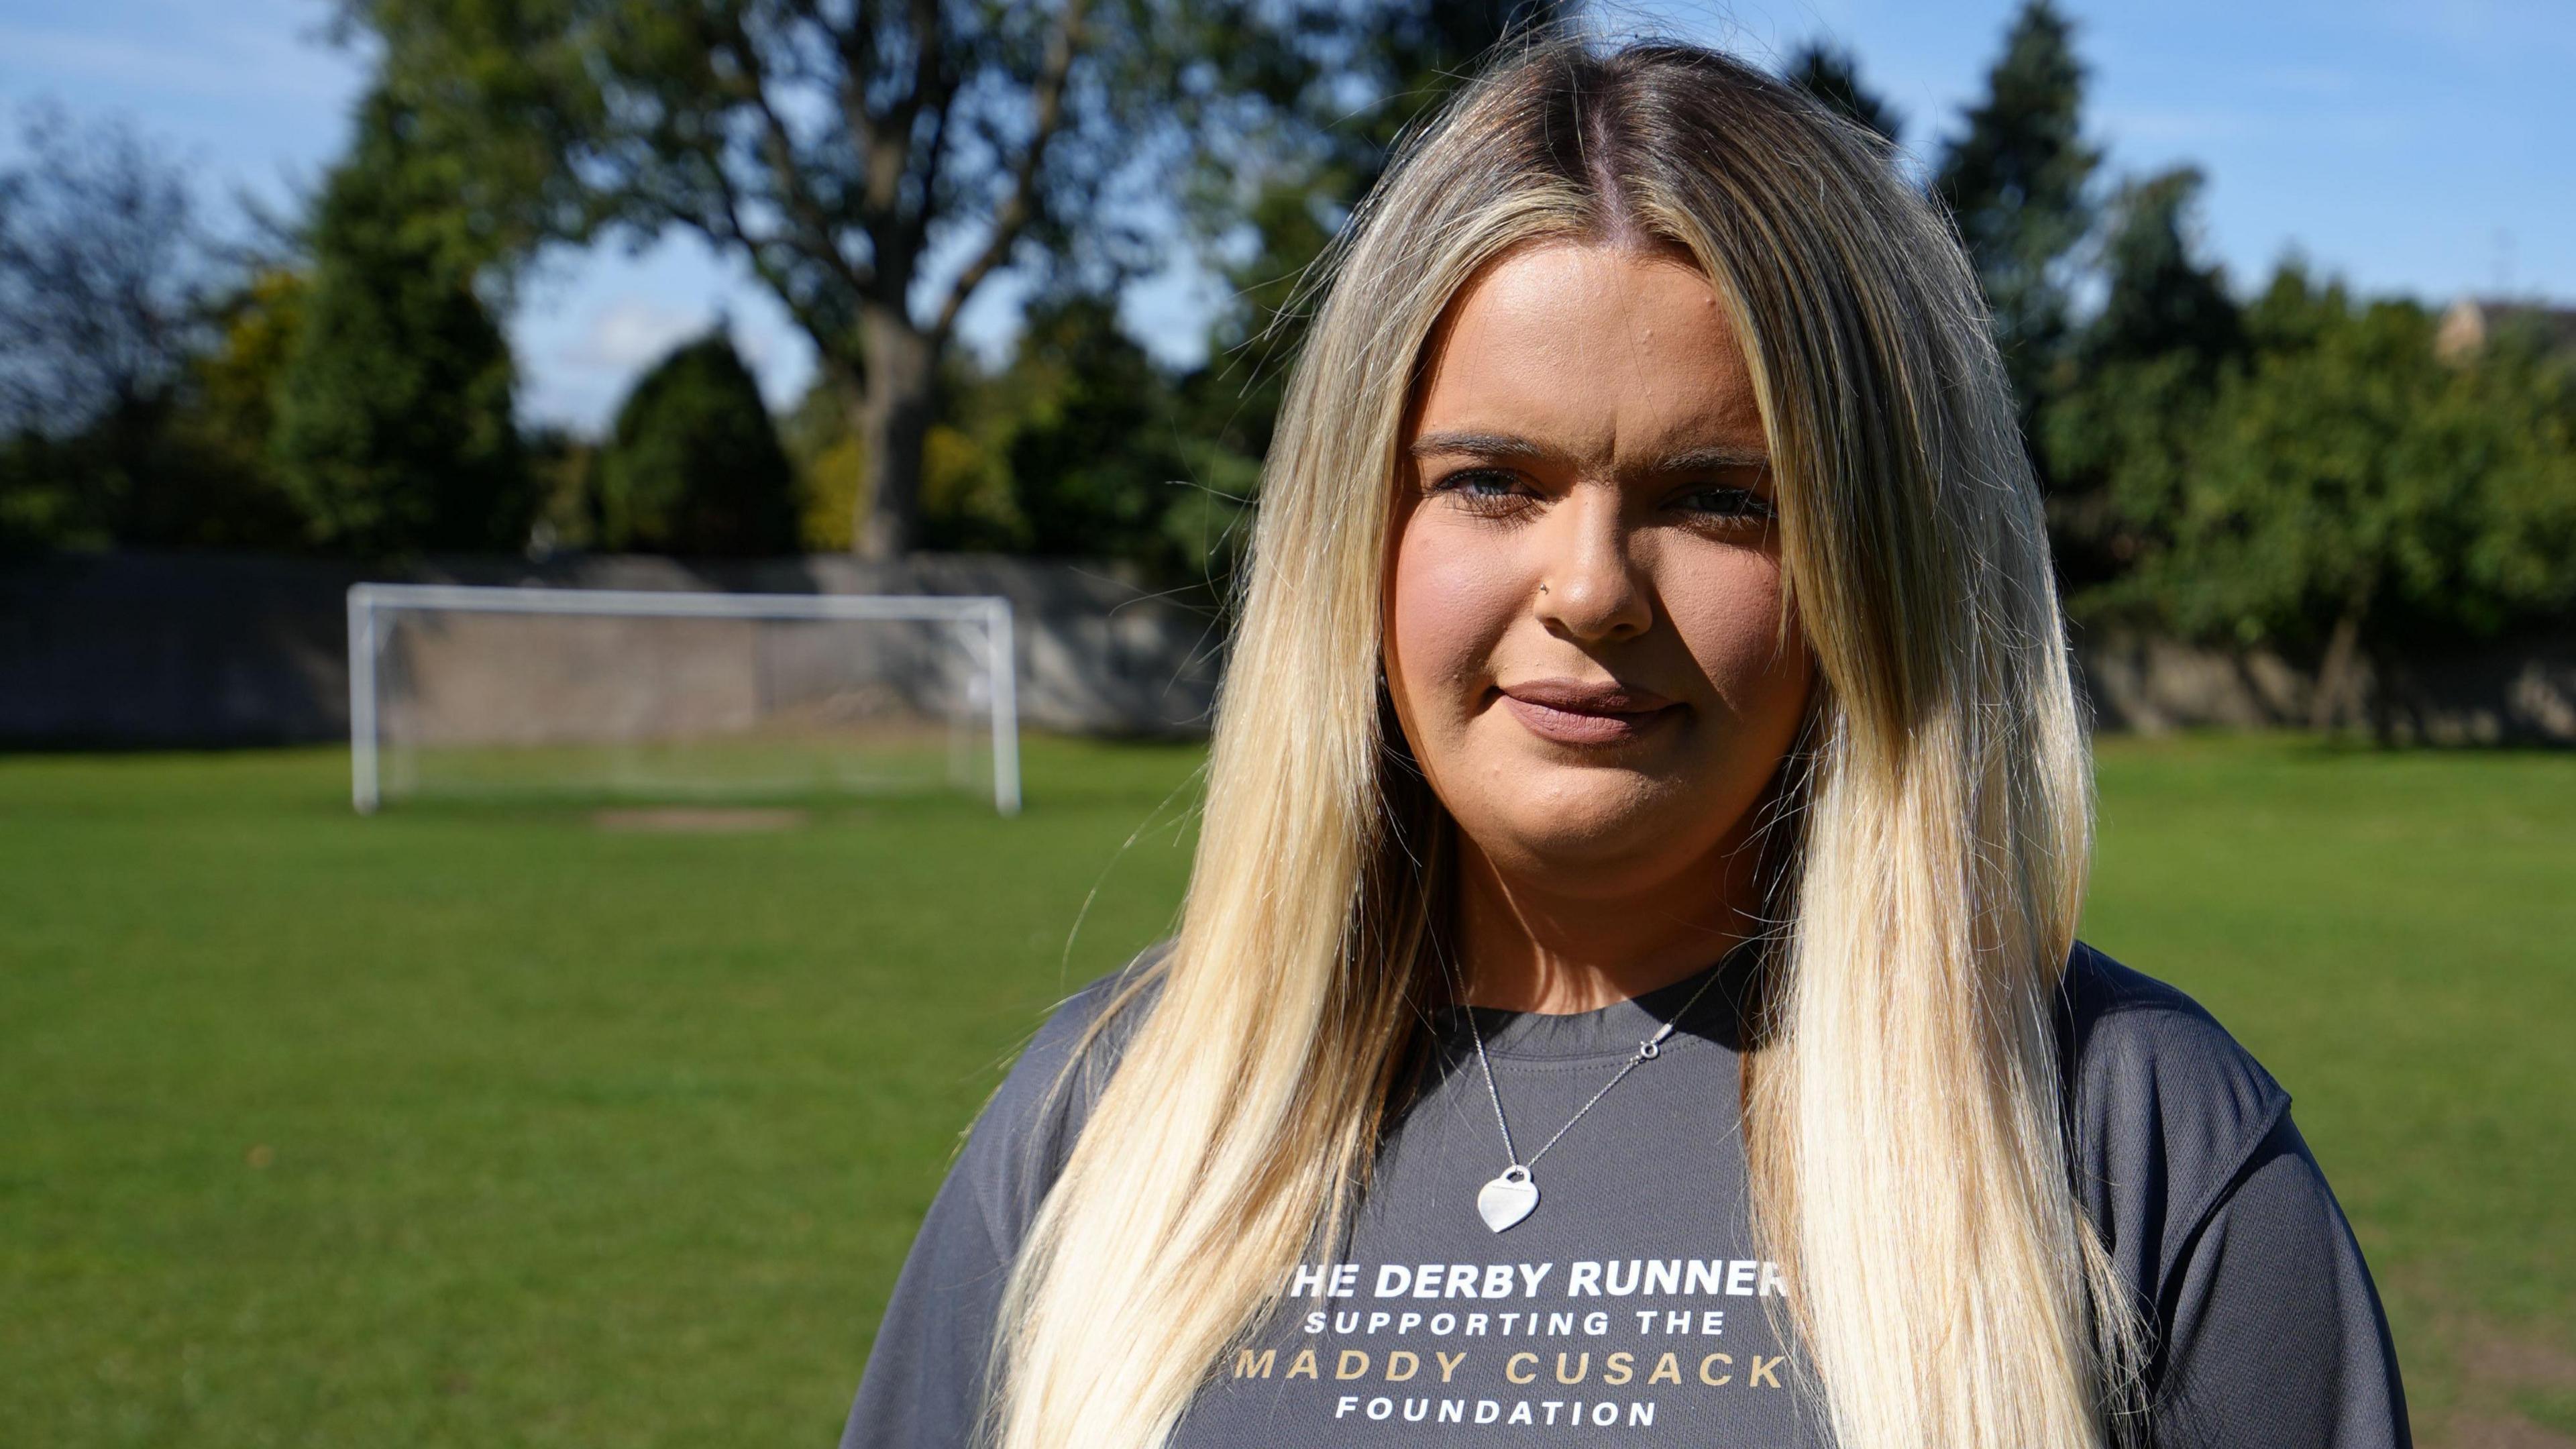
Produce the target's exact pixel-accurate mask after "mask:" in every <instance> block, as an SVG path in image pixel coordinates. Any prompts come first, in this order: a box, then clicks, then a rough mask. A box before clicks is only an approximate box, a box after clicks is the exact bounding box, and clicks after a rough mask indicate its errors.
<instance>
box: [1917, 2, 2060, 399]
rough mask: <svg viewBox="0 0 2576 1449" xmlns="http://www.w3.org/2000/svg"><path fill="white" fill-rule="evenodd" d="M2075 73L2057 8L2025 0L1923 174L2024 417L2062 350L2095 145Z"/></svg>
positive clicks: (2047, 386) (2049, 382)
mask: <svg viewBox="0 0 2576 1449" xmlns="http://www.w3.org/2000/svg"><path fill="white" fill-rule="evenodd" d="M2084 78H2085V70H2084V66H2083V64H2082V62H2080V61H2079V60H2078V59H2077V58H2076V55H2075V48H2074V34H2073V27H2072V26H2071V25H2070V24H2069V23H2068V21H2067V20H2066V17H2064V16H2063V15H2061V14H2059V13H2058V11H2057V7H2056V6H2055V5H2053V4H2052V3H2050V0H2025V3H2024V4H2023V5H2022V8H2021V10H2020V11H2019V12H2018V14H2016V15H2015V17H2014V19H2013V23H2012V27H2011V29H2010V30H2009V31H2007V32H2006V34H2005V36H2004V50H2003V54H2002V55H2001V56H2000V57H1998V58H1997V60H1996V61H1995V64H1994V66H1993V68H1992V69H1990V70H1989V71H1988V72H1987V74H1986V92H1985V95H1984V97H1983V99H1981V100H1979V101H1978V102H1977V103H1976V104H1974V105H1972V106H1970V107H1969V108H1968V110H1967V112H1966V114H1965V116H1964V117H1963V120H1964V123H1965V125H1964V129H1962V130H1961V131H1960V132H1959V133H1958V134H1956V135H1954V136H1953V137H1951V138H1950V139H1949V140H1948V142H1947V143H1946V144H1945V145H1944V147H1943V149H1942V153H1941V158H1940V163H1939V165H1938V166H1937V167H1936V168H1935V172H1934V175H1933V180H1932V187H1933V191H1934V192H1935V193H1936V194H1937V195H1938V196H1939V197H1940V198H1941V200H1942V201H1943V202H1944V203H1946V204H1947V205H1948V206H1949V208H1950V212H1951V214H1952V215H1953V216H1954V217H1955V218H1956V219H1957V221H1958V226H1959V234H1960V237H1961V239H1962V240H1964V241H1965V242H1966V243H1967V247H1968V254H1969V256H1970V257H1971V258H1972V259H1974V261H1975V262H1976V266H1977V275H1978V278H1979V280H1980V281H1982V282H1983V283H1984V285H1985V291H1986V299H1987V302H1988V304H1989V305H1990V306H1992V308H1993V309H1994V328H1995V340H1996V342H1997V345H1999V346H2000V347H2001V348H2002V349H2003V355H2004V366H2005V368H2006V370H2007V371H2008V372H2009V373H2010V375H2011V377H2012V382H2013V390H2014V393H2015V395H2016V397H2017V398H2018V399H2019V400H2020V403H2021V406H2022V408H2023V410H2024V417H2025V421H2027V420H2028V418H2029V416H2030V415H2031V414H2032V413H2033V412H2035V411H2036V409H2037V406H2038V403H2039V399H2040V398H2041V397H2042V396H2044V395H2045V394H2046V393H2047V392H2048V391H2049V390H2050V387H2051V386H2052V384H2053V382H2054V381H2055V379H2054V377H2053V376H2052V374H2053V373H2055V372H2056V370H2057V369H2058V367H2059V365H2060V364H2061V363H2062V362H2063V360H2064V348H2065V344H2066V340H2067V331H2068V318H2067V312H2068V298H2067V293H2068V281H2069V278H2068V276H2067V259H2068V257H2069V254H2070V253H2072V252H2073V251H2074V249H2075V247H2076V245H2077V244H2078V243H2079V242H2081V241H2082V240H2083V238H2084V236H2085V235H2086V233H2087V232H2088V231H2089V230H2090V229H2091V228H2092V225H2093V218H2094V206H2093V203H2092V199H2091V196H2090V193H2089V189H2088V188H2089V186H2090V183H2091V181H2092V178H2093V173H2094V170H2095V168H2096V167H2097V166H2099V164H2100V162H2101V153H2100V151H2099V150H2098V149H2096V148H2095V147H2094V146H2093V145H2092V144H2091V143H2090V142H2088V141H2086V140H2085V139H2084V135H2083V100H2084Z"/></svg>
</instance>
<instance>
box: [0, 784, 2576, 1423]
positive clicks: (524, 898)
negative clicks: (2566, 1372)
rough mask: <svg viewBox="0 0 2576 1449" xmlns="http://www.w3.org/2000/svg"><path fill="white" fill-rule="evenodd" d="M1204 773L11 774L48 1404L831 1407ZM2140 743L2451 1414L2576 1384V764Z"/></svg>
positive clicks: (36, 1357) (1173, 858)
mask: <svg viewBox="0 0 2576 1449" xmlns="http://www.w3.org/2000/svg"><path fill="white" fill-rule="evenodd" d="M1199 758H1200V756H1199V754H1198V752H1197V751H1196V750H1194V749H1191V748H1187V747H1176V746H1109V745H1096V744H1086V743H1080V742H1072V741H1060V740H1047V739H1039V738H1032V739H1031V740H1030V741H1029V744H1028V749H1027V767H1026V770H1027V774H1026V778H1027V795H1028V808H1027V812H1026V813H1025V814H1024V815H1022V816H1021V817H1020V818H1018V819H1016V820H1004V819H1001V818H999V817H997V816H996V815H995V814H994V813H993V811H992V809H991V807H990V806H989V805H984V804H979V803H977V802H976V801H974V800H971V799H967V798H963V797H936V796H931V797H921V796H916V797H908V798H903V799H897V800H886V801H881V802H867V803H856V804H834V803H831V802H829V801H825V800H817V801H810V802H803V803H804V808H803V809H802V810H801V811H798V812H791V813H784V814H782V813H781V812H776V811H771V812H767V813H765V814H764V813H761V812H749V813H745V814H740V815H724V814H712V813H711V814H708V815H705V816H703V817H695V816H691V815H689V814H687V813H685V812H681V813H677V814H672V815H668V816H662V817H653V818H651V819H650V820H648V821H646V822H645V823H646V824H647V825H649V826H653V827H657V828H645V829H635V828H625V829H616V830H603V829H601V828H599V827H598V823H597V817H595V816H594V814H593V813H592V812H590V811H589V810H587V809H580V808H573V807H570V806H564V805H552V804H538V803H527V804H521V805H515V806H496V805H480V804H478V805H471V806H465V805H454V804H448V805H436V806H419V807H414V808H408V809H406V808H401V807H397V808H395V809H392V810H389V811H388V812H387V813H385V814H384V815H382V816H379V817H377V818H374V819H367V820H361V819H358V818H356V817H354V816H352V815H351V814H350V813H349V810H348V806H347V775H346V760H345V756H344V755H342V754H341V753H340V752H337V751H329V750H317V751H302V752H282V753H256V754H240V755H223V756H184V755H156V756H132V757H115V758H94V757H53V758H32V759H16V760H5V761H0V922H5V930H6V934H5V936H0V941H5V944H0V1063H5V1066H6V1069H5V1071H0V1302H5V1303H6V1304H8V1305H9V1307H10V1311H9V1312H7V1313H6V1314H0V1424H5V1425H6V1426H7V1434H6V1437H7V1438H8V1439H9V1440H10V1441H11V1442H23V1443H29V1444H46V1445H123V1444H165V1443H187V1444H190V1445H193V1446H200V1449H218V1446H234V1445H267V1444H299V1445H300V1444H317V1445H318V1444H347V1443H371V1444H404V1445H421V1444H436V1445H447V1444H453V1445H460V1446H462V1445H473V1446H477V1449H481V1446H494V1445H509V1444H566V1445H570V1444H581V1445H600V1444H617V1445H656V1444H669V1445H683V1444H685V1445H693V1446H695V1445H708V1444H743V1445H752V1444H759V1445H775V1444H792V1443H807V1444H819V1443H827V1442H829V1441H830V1440H831V1438H832V1436H833V1435H834V1434H835V1433H836V1432H837V1430H838V1426H839V1420H840V1417H841V1413H842V1411H843V1409H844V1407H845V1405H846V1403H847V1399H848V1395H849V1393H850V1391H851V1390H852V1388H853V1387H854V1386H855V1384H856V1379H857V1374H858V1370H859V1366H860V1364H861V1363H862V1361H863V1360H864V1357H865V1354H866V1349H867V1345H868V1341H869V1338H870V1335H871V1333H872V1331H873V1329H874V1326H875V1321H876V1317H877V1314H878V1312H879V1310H880V1308H881V1306H882V1304H883V1302H884V1298H885V1295H886V1293H887V1291H888V1290H889V1289H890V1288H891V1286H892V1283H893V1278H894V1273H895V1270H896V1268H897V1266H898V1265H899V1263H900V1261H901V1257H902V1254H903V1251H904V1248H905V1246H906V1245H907V1244H908V1243H909V1241H910V1238H911V1234H912V1231H913V1228H914V1226H915V1224H916V1223H917V1222H918V1220H919V1216H920V1213H921V1211H922V1209H923V1207H924V1206H925V1205H926V1204H927V1203H928V1201H929V1198H930V1194H931V1192H932V1190H933V1189H934V1188H935V1187H936V1186H937V1184H938V1181H939V1178H940V1175H941V1173H942V1171H943V1170H944V1167H945V1164H946V1161H947V1156H948V1153H949V1151H950V1149H951V1147H952V1145H953V1144H954V1142H955V1140H956V1137H957V1134H958V1132H959V1131H960V1129H962V1128H963V1127H964V1126H965V1124H966V1123H967V1121H968V1120H969V1118H970V1117H971V1116H972V1114H973V1112H974V1110H975V1108H976V1106H977V1104H978V1103H979V1102H980V1101H981V1100H982V1097H983V1094H984V1093H985V1092H986V1091H987V1090H988V1089H989V1088H990V1086H991V1084H992V1083H993V1082H994V1081H995V1080H996V1079H997V1076H998V1073H999V1070H1000V1068H1001V1066H1002V1064H1003V1063H1004V1062H1005V1061H1006V1060H1007V1059H1008V1057H1009V1055H1010V1053H1011V1052H1012V1050H1013V1049H1014V1048H1015V1046H1016V1045H1017V1043H1018V1042H1019V1041H1021V1040H1022V1039H1023V1038H1024V1037H1025V1035H1026V1033H1027V1032H1028V1031H1029V1030H1031V1029H1032V1028H1033V1027H1034V1025H1035V1024H1036V1022H1037V1020H1038V1019H1039V1018H1040V1017H1041V1016H1042V1015H1043V1013H1044V1012H1045V1010H1046V1009H1047V1007H1048V1006H1049V1005H1050V1004H1051V1003H1052V1002H1053V1001H1055V1000H1056V999H1057V998H1058V997H1060V996H1061V995H1062V994H1063V993H1064V992H1066V991H1068V990H1070V989H1071V988H1072V987H1074V986H1077V985H1079V984H1080V983H1082V982H1083V981H1086V980H1088V979H1090V978H1091V977H1092V976H1094V975H1096V974H1098V973H1099V972H1101V971H1104V970H1107V969H1109V968H1111V967H1112V966H1114V965H1116V964H1117V963H1118V962H1119V961H1121V960H1123V959H1124V958H1125V956H1126V955H1127V953H1128V952H1130V951H1132V950H1133V949H1134V948H1135V947H1136V946H1138V945H1141V944H1143V943H1144V942H1146V941H1148V940H1151V939H1153V938H1154V937H1156V936H1158V935H1160V934H1161V933H1162V932H1163V930H1164V929H1165V927H1166V925H1167V924H1168V922H1169V920H1170V917H1171V912H1172V909H1173V907H1174V905H1175V904H1176V903H1177V901H1178V900H1179V895H1180V889H1181V885H1182V881H1183V878H1184V874H1185V871H1186V868H1187V863H1188V845H1189V842H1190V839H1191V834H1190V830H1189V811H1190V807H1191V803H1192V800H1193V795H1192V790H1193V788H1194V784H1195V782H1194V780H1193V771H1194V770H1195V769H1196V767H1197V765H1198V763H1199ZM2101 778H2102V803H2103V820H2104V830H2103V839H2102V845H2101V854H2100V868H2099V871H2098V873H2097V877H2096V884H2095V890H2094V895H2093V906H2092V910H2091V913H2090V916H2089V917H2088V920H2087V923H2086V932H2085V933H2086V936H2087V938H2088V939H2090V940H2092V941H2093V942H2094V943H2095V944H2096V945H2099V946H2101V947H2102V948H2103V949H2105V950H2107V951H2110V952H2111V953H2112V954H2114V955H2116V956H2118V957H2120V958H2121V959H2123V960H2125V961H2127V962H2129V963H2130V964H2131V965H2133V966H2136V967H2138V968H2139V969H2141V970H2144V971H2147V972H2149V973H2150V974H2153V975H2158V976H2162V977H2164V978H2166V979H2168V980H2171V981H2173V982H2175V983H2176V984H2178V985H2181V986H2182V987H2184V988H2185V989H2187V990H2189V991H2191V992H2193V993H2194V994H2195V995H2197V996H2198V997H2199V998H2200V999H2201V1000H2202V1001H2203V1002H2204V1003H2205V1004H2207V1005H2208V1006H2209V1007H2210V1008H2211V1010H2213V1011H2214V1012H2216V1013H2217V1015H2218V1016H2219V1018H2220V1020H2222V1021H2223V1022H2225V1023H2226V1024H2227V1025H2228V1026H2229V1027H2230V1028H2231V1029H2232V1030H2234V1031H2235V1033H2236V1034H2237V1035H2238V1037H2239V1038H2240V1039H2241V1040H2243V1041H2244V1042H2245V1043H2246V1044H2247V1045H2248V1046H2249V1047H2251V1048H2252V1049H2253V1050H2254V1051H2255V1053H2256V1054H2257V1055H2259V1056H2260V1057H2262V1059H2263V1060H2264V1061H2265V1063H2266V1064H2267V1065H2268V1066H2270V1068H2271V1069H2272V1070H2273V1072H2274V1073H2275V1074H2276V1075H2277V1076H2278V1077H2280V1079H2281V1080H2282V1082H2283V1083H2284V1084H2285V1085H2287V1086H2288V1087H2289V1089H2290V1090H2291V1092H2292V1093H2294V1094H2295V1095H2296V1097H2297V1100H2298V1107H2297V1112H2298V1116H2299V1119H2300V1122H2301V1124H2302V1126H2303V1128H2304V1129H2305V1131H2306V1133H2307V1135H2308V1138H2309V1140H2310V1142H2311V1144H2312V1145H2313V1146H2314V1147H2315V1149H2316V1152H2317V1155H2318V1157H2319V1159H2320V1160H2321V1161H2322V1162H2323V1163H2324V1165H2325V1167H2326V1170H2327V1172H2328V1174H2329V1176H2330V1177H2331V1179H2332V1180H2333V1182H2334V1185H2335V1187H2336V1189H2337V1190H2338V1192H2339V1193H2340V1194H2341V1196H2342V1199H2343V1201H2344V1204H2345V1206H2346V1208H2347V1209H2348V1210H2349V1212H2350V1213H2351V1215H2352V1217H2353V1219H2354V1222H2355V1225H2356V1229H2357V1231H2358V1233H2359V1235H2360V1237H2361V1240H2362V1242H2363V1244H2364V1246H2365V1248H2366V1249H2367V1251H2368V1252H2369V1254H2370V1256H2371V1261H2372V1264H2373V1266H2374V1268H2375V1269H2376V1270H2377V1271H2378V1273H2379V1276H2380V1279H2381V1282H2382V1286H2383V1288H2384V1289H2385V1290H2386V1291H2387V1293H2388V1296H2389V1299H2390V1306H2391V1311H2392V1315H2393V1317H2394V1319H2395V1323H2396V1331H2397V1333H2398V1339H2399V1346H2400V1350H2401V1352H2402V1353H2403V1354H2404V1355H2405V1356H2406V1366H2407V1369H2408V1373H2409V1387H2410V1390H2411V1391H2412V1392H2413V1394H2414V1396H2415V1398H2416V1400H2417V1403H2418V1406H2419V1416H2418V1423H2419V1426H2420V1427H2421V1428H2423V1429H2424V1430H2425V1431H2426V1432H2425V1435H2424V1437H2425V1439H2426V1440H2427V1442H2438V1441H2439V1438H2440V1435H2439V1432H2438V1431H2439V1428H2440V1420H2441V1416H2443V1415H2446V1414H2448V1413H2450V1412H2452V1411H2453V1409H2455V1408H2458V1407H2461V1406H2463V1405H2467V1406H2469V1407H2472V1408H2476V1407H2480V1406H2482V1405H2483V1406H2486V1407H2487V1408H2488V1409H2491V1410H2492V1411H2494V1412H2506V1411H2517V1412H2522V1413H2525V1414H2529V1415H2532V1416H2535V1417H2540V1418H2543V1419H2547V1418H2549V1417H2550V1416H2551V1415H2552V1414H2554V1413H2556V1412H2557V1410H2556V1409H2553V1408H2552V1407H2551V1406H2552V1405H2559V1404H2563V1403H2564V1402H2565V1391H2564V1387H2563V1385H2562V1386H2556V1387H2553V1386H2551V1385H2549V1384H2545V1383H2534V1384H2522V1385H2516V1384H2514V1383H2507V1382H2501V1381H2499V1382H2495V1383H2490V1382H2488V1381H2487V1380H2486V1379H2482V1378H2481V1377H2479V1372H2478V1369H2479V1362H2478V1357H2477V1355H2478V1353H2479V1352H2480V1350H2479V1348H2478V1345H2479V1344H2481V1343H2483V1342H2487V1341H2490V1339H2491V1338H2492V1337H2493V1336H2494V1335H2505V1336H2508V1337H2509V1338H2510V1339H2511V1340H2512V1341H2514V1342H2517V1343H2520V1344H2525V1345H2530V1346H2534V1347H2536V1348H2537V1349H2539V1350H2540V1351H2542V1352H2543V1353H2557V1354H2561V1355H2564V1354H2567V1353H2569V1352H2570V1351H2571V1350H2576V1264H2571V1262H2570V1253H2571V1245H2576V1167H2571V1165H2570V1161H2571V1158H2576V1154H2570V1153H2569V1152H2567V1151H2566V1150H2565V1144H2567V1143H2568V1142H2569V1141H2571V1140H2576V1090H2571V1089H2572V1088H2576V1061H2571V1047H2570V1042H2571V1040H2576V970H2571V964H2570V952H2569V948H2568V945H2567V943H2568V942H2569V940H2570V939H2571V938H2572V937H2576V758H2569V757H2563V756H2536V755H2511V754H2434V753H2401V754H2390V755H2379V754H2371V753H2366V752H2347V751H2337V750H2331V749H2322V748H2318V747H2314V746H2310V745H2307V744H2303V743H2300V742H2298V741H2295V740H2282V741H2272V740H2180V741H2170V742H2131V741H2117V742H2108V743H2106V744H2105V746H2104V748H2103V752H2102V769H2101ZM622 823H625V824H627V825H629V826H632V825H633V824H634V823H635V822H634V821H633V820H632V819H631V818H628V819H625V820H623V821H622ZM737 826H739V827H742V828H734V827H737ZM700 827H704V828H700ZM1131 837H1133V839H1132V843H1131ZM1086 902H1088V909H1087V913H1086ZM1077 921H1078V922H1079V929H1078V930H1077V929H1076V924H1077ZM2482 1335H2483V1336H2485V1337H2482ZM2489 1401H2492V1403H2490V1402H2489ZM2497 1406H2501V1407H2497ZM2562 1427H2566V1426H2562Z"/></svg>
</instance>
